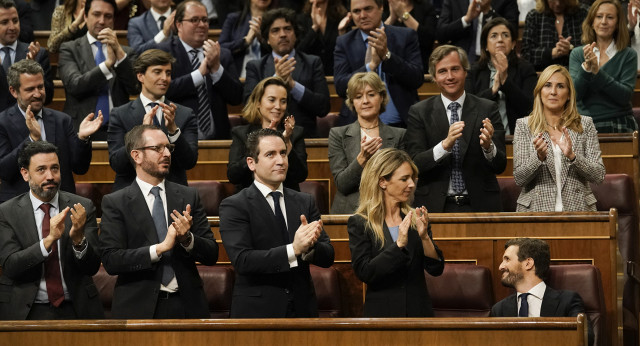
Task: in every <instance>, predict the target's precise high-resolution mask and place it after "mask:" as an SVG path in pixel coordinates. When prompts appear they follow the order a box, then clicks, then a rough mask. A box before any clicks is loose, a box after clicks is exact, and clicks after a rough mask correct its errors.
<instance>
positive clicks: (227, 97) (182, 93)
mask: <svg viewBox="0 0 640 346" xmlns="http://www.w3.org/2000/svg"><path fill="white" fill-rule="evenodd" d="M158 48H159V49H162V50H164V51H166V52H169V53H171V55H173V57H174V58H175V59H176V62H175V63H174V64H173V70H172V71H171V75H172V79H171V84H170V85H169V90H168V91H167V95H166V97H167V98H169V99H170V100H174V101H176V102H179V103H180V104H182V105H185V106H187V107H189V108H191V109H194V110H196V109H198V93H197V89H196V86H195V85H194V84H193V80H192V79H191V72H193V70H192V69H191V59H190V57H189V54H188V53H187V51H186V50H185V49H184V46H183V45H182V42H181V41H180V39H179V38H178V36H173V37H171V39H169V40H167V41H165V42H162V43H161V44H159V45H158ZM220 64H221V65H222V66H223V67H224V73H223V74H222V78H220V80H219V81H218V82H217V83H216V84H211V77H209V76H205V83H206V86H207V94H208V95H209V104H210V105H211V112H212V113H213V123H214V126H215V132H216V134H215V138H207V139H228V138H229V137H230V128H231V125H230V124H229V116H228V113H227V103H228V104H232V105H237V104H239V103H240V102H242V83H240V80H239V79H238V76H239V75H238V74H237V73H236V69H235V68H234V67H233V62H232V60H231V53H229V51H228V50H227V49H220ZM194 112H195V111H194Z"/></svg>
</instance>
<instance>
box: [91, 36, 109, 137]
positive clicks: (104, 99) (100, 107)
mask: <svg viewBox="0 0 640 346" xmlns="http://www.w3.org/2000/svg"><path fill="white" fill-rule="evenodd" d="M94 44H95V45H96V47H98V51H97V52H96V57H95V61H96V66H98V65H100V64H102V63H103V62H104V61H105V60H106V59H105V57H104V53H103V52H102V42H100V41H96V42H94ZM98 111H102V116H103V119H102V125H103V126H104V125H106V124H108V123H109V82H108V81H107V84H106V85H105V86H104V87H102V89H101V90H100V93H99V94H98V102H96V111H95V114H96V117H97V116H98Z"/></svg>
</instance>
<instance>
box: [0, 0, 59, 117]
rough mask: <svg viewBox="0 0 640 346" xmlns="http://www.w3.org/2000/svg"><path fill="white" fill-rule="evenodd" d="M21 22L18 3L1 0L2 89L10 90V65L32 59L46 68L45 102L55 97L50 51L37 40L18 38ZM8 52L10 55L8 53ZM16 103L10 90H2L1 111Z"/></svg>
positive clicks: (0, 85)
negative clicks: (8, 82) (8, 75)
mask: <svg viewBox="0 0 640 346" xmlns="http://www.w3.org/2000/svg"><path fill="white" fill-rule="evenodd" d="M20 26H21V22H20V19H19V17H18V11H17V9H16V5H15V4H14V3H13V1H11V0H1V1H0V61H2V68H0V90H7V91H8V90H9V85H8V84H7V73H8V72H9V71H8V68H9V66H11V65H12V64H14V63H16V62H18V61H20V60H24V59H31V60H34V61H36V62H37V63H39V64H40V65H41V66H42V68H43V69H44V81H45V84H44V87H45V89H46V92H47V97H46V99H45V104H49V103H50V102H51V100H52V99H53V73H52V72H51V65H50V63H49V53H47V51H46V50H45V49H44V48H40V44H39V43H37V42H31V43H30V44H29V43H25V42H23V41H20V40H18V37H19V36H20V33H21V28H20ZM7 52H8V55H7ZM15 103H16V99H15V97H12V96H11V94H10V93H8V92H0V111H3V110H5V109H7V108H9V107H11V106H13V105H14V104H15Z"/></svg>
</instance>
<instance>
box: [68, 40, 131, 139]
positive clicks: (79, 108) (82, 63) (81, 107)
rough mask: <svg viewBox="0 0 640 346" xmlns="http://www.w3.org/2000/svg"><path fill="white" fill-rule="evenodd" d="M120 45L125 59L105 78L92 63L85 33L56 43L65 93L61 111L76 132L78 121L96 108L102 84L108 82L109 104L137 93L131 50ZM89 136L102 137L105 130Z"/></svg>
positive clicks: (123, 101)
mask: <svg viewBox="0 0 640 346" xmlns="http://www.w3.org/2000/svg"><path fill="white" fill-rule="evenodd" d="M122 48H123V49H124V51H125V52H126V53H127V58H126V59H124V60H123V61H122V62H121V63H120V64H119V65H118V66H117V67H115V69H112V71H111V72H112V73H113V74H114V76H113V78H111V79H110V80H107V78H105V76H104V74H103V73H102V71H101V70H100V67H98V66H97V65H96V62H95V59H94V57H93V52H92V51H91V45H89V39H88V38H87V36H82V37H80V38H77V39H75V40H73V41H69V42H65V43H63V44H62V45H61V46H60V57H59V60H58V61H59V62H58V71H59V74H60V79H62V84H64V90H65V95H66V101H65V103H64V112H65V113H67V114H69V115H70V116H71V118H73V121H74V126H75V129H76V131H77V130H78V128H79V127H80V123H81V122H82V120H83V119H84V118H85V117H86V116H87V115H88V114H89V113H94V112H95V111H96V103H97V102H98V95H99V94H100V91H101V90H102V88H103V87H104V86H105V85H107V84H108V85H109V89H110V91H111V93H110V94H111V100H112V101H113V107H117V106H121V105H123V104H125V103H127V102H129V95H133V94H137V90H136V88H137V85H138V82H137V80H136V78H135V74H134V73H133V67H132V62H133V60H134V58H133V57H132V55H131V54H132V51H131V48H129V47H122ZM105 130H106V129H105ZM93 138H94V139H98V140H105V139H106V133H105V132H104V131H100V133H99V134H96V135H94V136H93Z"/></svg>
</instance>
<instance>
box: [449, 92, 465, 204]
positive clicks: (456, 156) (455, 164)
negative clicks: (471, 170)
mask: <svg viewBox="0 0 640 346" xmlns="http://www.w3.org/2000/svg"><path fill="white" fill-rule="evenodd" d="M447 108H448V109H449V110H450V111H451V124H449V125H453V124H454V123H455V122H458V121H460V117H459V116H458V109H460V104H459V103H458V102H451V103H450V104H449V106H448V107H447ZM451 153H452V154H453V160H452V165H451V188H452V189H453V192H455V193H456V194H460V193H462V191H464V190H465V186H464V179H463V178H462V157H461V155H460V139H456V142H455V143H454V144H453V149H452V150H451Z"/></svg>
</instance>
